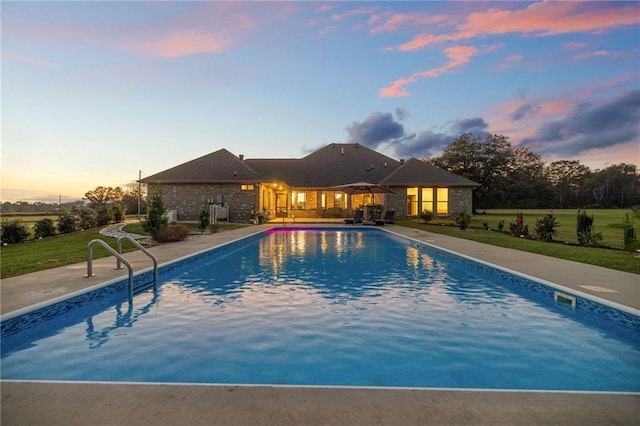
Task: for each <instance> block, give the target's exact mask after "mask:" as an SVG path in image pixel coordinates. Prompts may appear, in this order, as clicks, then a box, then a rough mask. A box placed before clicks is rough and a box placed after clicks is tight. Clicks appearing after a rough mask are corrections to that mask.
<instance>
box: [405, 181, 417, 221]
mask: <svg viewBox="0 0 640 426" xmlns="http://www.w3.org/2000/svg"><path fill="white" fill-rule="evenodd" d="M407 216H418V188H417V187H415V188H407Z"/></svg>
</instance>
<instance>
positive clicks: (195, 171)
mask: <svg viewBox="0 0 640 426" xmlns="http://www.w3.org/2000/svg"><path fill="white" fill-rule="evenodd" d="M264 181H269V182H270V181H271V179H267V178H266V177H265V176H263V175H261V174H259V173H257V172H256V171H255V170H253V169H251V168H250V167H248V166H247V164H245V162H244V161H242V160H240V158H238V157H236V156H235V155H233V154H232V153H230V152H229V151H227V150H226V149H220V150H218V151H215V152H212V153H211V154H208V155H205V156H203V157H200V158H196V159H195V160H191V161H188V162H186V163H183V164H180V165H178V166H175V167H172V168H170V169H167V170H165V171H162V172H160V173H156V174H154V175H151V176H148V177H146V178H144V179H142V182H144V183H232V182H238V183H240V182H264Z"/></svg>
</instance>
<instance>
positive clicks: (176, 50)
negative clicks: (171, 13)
mask: <svg viewBox="0 0 640 426" xmlns="http://www.w3.org/2000/svg"><path fill="white" fill-rule="evenodd" d="M231 44H232V42H231V40H226V39H224V38H222V37H217V36H215V35H213V34H210V33H206V32H203V31H200V30H185V31H181V32H180V31H175V32H171V33H168V34H162V35H159V36H157V37H155V38H154V39H152V40H148V41H142V42H138V43H132V44H129V45H128V46H127V47H125V49H126V50H129V51H132V52H135V53H138V54H141V55H143V56H150V57H157V58H175V57H179V56H184V55H194V54H198V53H222V52H224V51H225V50H227V49H228V48H229V46H231Z"/></svg>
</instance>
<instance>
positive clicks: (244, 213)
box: [148, 183, 258, 222]
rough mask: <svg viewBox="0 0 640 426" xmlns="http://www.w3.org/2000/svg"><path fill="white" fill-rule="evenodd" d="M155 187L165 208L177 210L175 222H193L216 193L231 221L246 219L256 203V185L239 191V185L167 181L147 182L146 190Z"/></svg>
mask: <svg viewBox="0 0 640 426" xmlns="http://www.w3.org/2000/svg"><path fill="white" fill-rule="evenodd" d="M157 188H161V190H162V201H163V202H164V204H165V206H166V208H167V210H176V211H177V212H178V221H185V222H188V221H197V220H198V216H199V215H200V212H201V211H202V210H203V209H205V208H208V207H207V201H208V200H213V202H214V203H215V202H216V200H217V197H218V194H221V195H222V198H223V203H225V204H228V205H229V220H230V221H232V222H249V221H250V220H251V211H252V210H254V209H256V208H257V206H258V186H257V185H256V186H255V187H254V189H253V190H250V191H243V190H242V189H241V186H240V184H236V183H234V184H229V185H207V184H189V185H179V184H167V185H149V189H148V193H149V194H153V192H154V191H155V190H157Z"/></svg>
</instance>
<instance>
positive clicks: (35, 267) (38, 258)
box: [0, 223, 246, 278]
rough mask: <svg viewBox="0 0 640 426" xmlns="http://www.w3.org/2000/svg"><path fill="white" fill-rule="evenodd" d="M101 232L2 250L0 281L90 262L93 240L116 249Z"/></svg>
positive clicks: (98, 253)
mask: <svg viewBox="0 0 640 426" xmlns="http://www.w3.org/2000/svg"><path fill="white" fill-rule="evenodd" d="M243 226H246V225H242V224H223V225H220V229H223V230H225V229H226V230H230V229H235V228H241V227H243ZM187 227H188V228H189V229H190V230H191V231H192V232H199V230H198V229H197V225H196V224H187ZM100 229H101V228H93V229H89V230H85V231H78V232H73V233H70V234H63V235H57V236H55V237H50V238H44V239H41V240H33V241H29V242H25V243H21V244H12V245H8V246H3V247H2V249H1V250H0V259H1V262H2V263H1V266H2V267H1V268H0V278H9V277H15V276H18V275H24V274H28V273H31V272H37V271H42V270H45V269H50V268H57V267H59V266H65V265H71V264H74V263H82V262H86V261H87V245H88V244H89V242H90V241H91V240H93V239H96V238H100V239H102V240H104V241H105V242H106V243H107V244H109V245H110V246H111V247H112V248H114V249H116V248H117V239H115V238H107V237H104V236H102V235H100ZM125 230H126V232H131V233H135V234H142V235H148V234H147V233H146V232H144V230H143V229H142V225H141V224H140V223H132V224H129V225H126V226H125ZM133 250H137V249H136V248H135V247H132V246H131V245H130V244H124V245H123V251H124V252H128V251H133ZM107 256H111V254H110V253H109V252H108V251H107V250H106V249H105V248H104V247H102V246H100V245H95V246H94V247H93V258H94V259H99V258H101V257H107Z"/></svg>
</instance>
